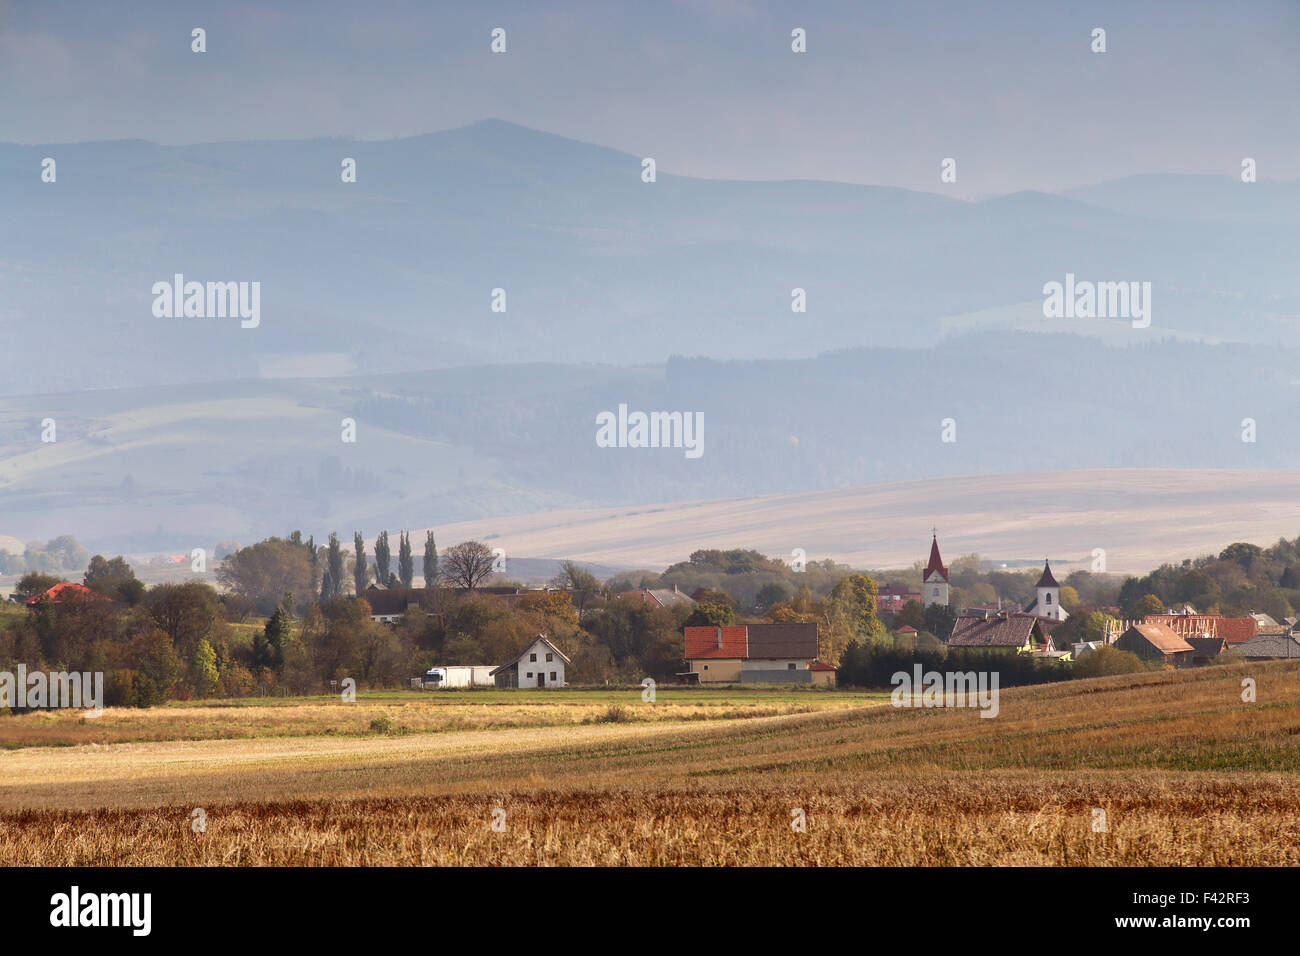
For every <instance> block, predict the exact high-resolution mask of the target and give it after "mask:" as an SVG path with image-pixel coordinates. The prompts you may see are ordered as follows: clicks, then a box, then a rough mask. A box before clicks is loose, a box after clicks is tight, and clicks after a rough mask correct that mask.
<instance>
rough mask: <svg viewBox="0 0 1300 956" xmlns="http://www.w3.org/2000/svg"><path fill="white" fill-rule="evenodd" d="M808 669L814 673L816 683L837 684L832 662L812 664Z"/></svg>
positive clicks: (813, 679)
mask: <svg viewBox="0 0 1300 956" xmlns="http://www.w3.org/2000/svg"><path fill="white" fill-rule="evenodd" d="M808 671H809V673H811V674H812V682H813V683H814V684H825V685H826V686H827V687H834V686H835V667H834V665H831V664H821V663H817V664H810V665H808Z"/></svg>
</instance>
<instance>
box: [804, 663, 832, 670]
mask: <svg viewBox="0 0 1300 956" xmlns="http://www.w3.org/2000/svg"><path fill="white" fill-rule="evenodd" d="M808 669H809V670H810V671H833V670H835V665H834V664H810V665H809V666H808Z"/></svg>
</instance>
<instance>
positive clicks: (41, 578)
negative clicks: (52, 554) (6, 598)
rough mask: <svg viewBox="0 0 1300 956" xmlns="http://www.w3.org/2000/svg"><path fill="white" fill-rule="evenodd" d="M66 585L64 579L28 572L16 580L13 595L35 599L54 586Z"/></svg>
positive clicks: (38, 572)
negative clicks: (23, 595) (22, 595)
mask: <svg viewBox="0 0 1300 956" xmlns="http://www.w3.org/2000/svg"><path fill="white" fill-rule="evenodd" d="M64 583H66V579H65V578H61V577H59V576H58V575H54V574H43V573H41V572H40V571H29V572H27V573H26V574H24V575H23V576H22V577H21V578H19V579H18V583H17V584H15V585H14V593H15V594H25V595H26V596H27V597H35V596H36V595H37V594H43V593H44V592H46V591H48V590H49V589H50V588H52V587H54V585H56V584H64Z"/></svg>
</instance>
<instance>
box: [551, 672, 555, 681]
mask: <svg viewBox="0 0 1300 956" xmlns="http://www.w3.org/2000/svg"><path fill="white" fill-rule="evenodd" d="M551 680H555V671H551Z"/></svg>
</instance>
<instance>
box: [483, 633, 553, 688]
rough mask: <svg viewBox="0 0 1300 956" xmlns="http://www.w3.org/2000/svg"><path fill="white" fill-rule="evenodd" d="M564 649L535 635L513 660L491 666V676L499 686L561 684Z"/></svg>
mask: <svg viewBox="0 0 1300 956" xmlns="http://www.w3.org/2000/svg"><path fill="white" fill-rule="evenodd" d="M570 663H572V661H570V660H569V659H568V658H567V657H565V656H564V652H563V651H562V650H560V649H559V648H558V647H556V646H555V645H554V644H552V643H551V642H550V641H549V640H547V638H546V635H545V634H538V635H537V637H536V638H534V640H533V642H532V643H531V644H529V645H528V646H527V647H526V648H524V650H523V652H522V653H521V654H520V655H519V656H518V657H516V658H515V659H514V660H512V661H510V662H508V663H505V664H502V665H501V666H500V667H497V668H495V669H493V670H492V671H491V672H490V676H491V678H492V680H493V682H495V684H496V686H498V687H564V686H566V681H565V679H564V665H566V664H570Z"/></svg>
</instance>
